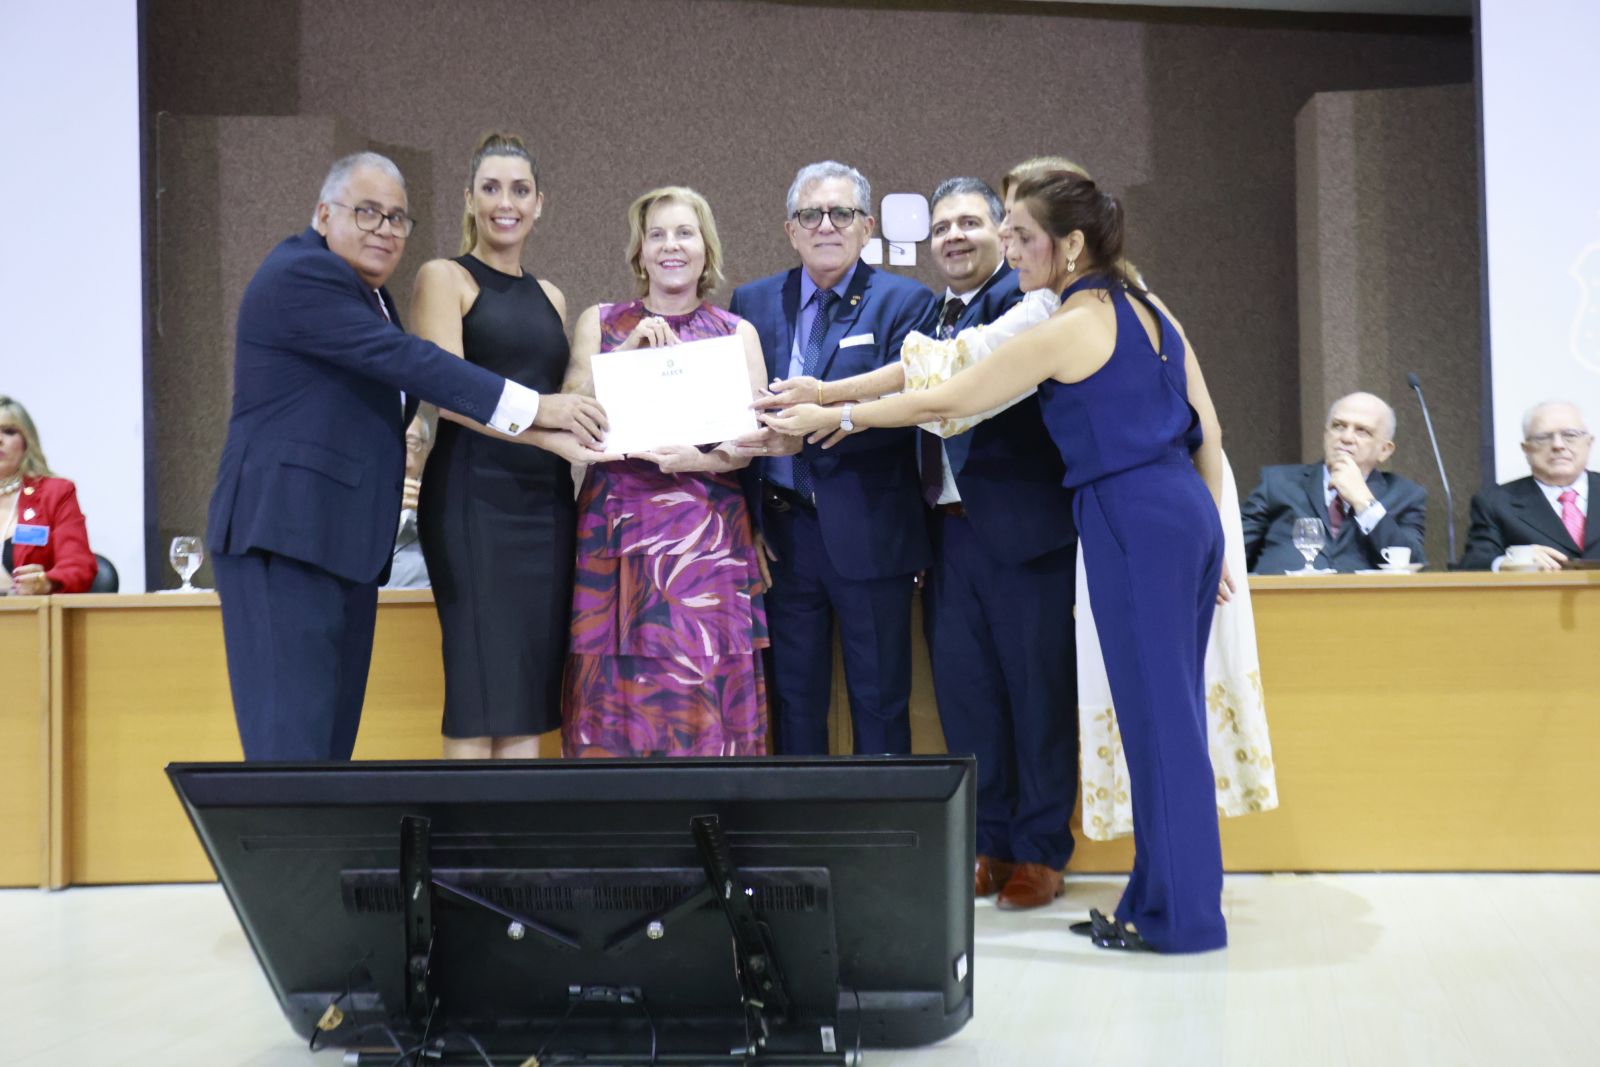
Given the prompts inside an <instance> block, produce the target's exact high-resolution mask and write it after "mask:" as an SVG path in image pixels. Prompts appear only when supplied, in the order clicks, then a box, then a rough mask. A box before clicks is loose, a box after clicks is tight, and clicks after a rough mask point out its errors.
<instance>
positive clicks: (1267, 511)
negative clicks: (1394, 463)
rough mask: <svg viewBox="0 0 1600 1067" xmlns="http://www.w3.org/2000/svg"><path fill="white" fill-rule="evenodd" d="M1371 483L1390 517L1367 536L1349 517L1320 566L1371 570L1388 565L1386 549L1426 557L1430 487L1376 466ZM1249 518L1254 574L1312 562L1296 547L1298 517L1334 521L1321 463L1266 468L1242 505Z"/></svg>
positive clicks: (1417, 559) (1418, 559)
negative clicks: (1423, 544)
mask: <svg viewBox="0 0 1600 1067" xmlns="http://www.w3.org/2000/svg"><path fill="white" fill-rule="evenodd" d="M1367 488H1368V489H1371V490H1372V495H1373V496H1375V497H1377V498H1378V499H1379V500H1380V501H1381V502H1382V503H1383V509H1384V512H1385V514H1384V516H1383V518H1382V519H1381V520H1379V522H1378V525H1376V526H1374V527H1373V528H1372V533H1371V534H1370V535H1363V534H1362V533H1361V527H1360V526H1359V525H1357V523H1356V520H1355V519H1354V518H1353V517H1350V518H1346V519H1345V521H1344V525H1343V526H1341V527H1340V529H1339V536H1338V537H1336V538H1334V539H1333V540H1332V542H1331V543H1330V544H1328V545H1327V546H1325V547H1324V548H1323V550H1322V553H1321V555H1320V556H1318V559H1317V566H1319V567H1332V568H1333V569H1334V570H1337V571H1360V570H1371V569H1372V568H1374V567H1379V566H1382V565H1383V550H1384V549H1385V548H1390V547H1395V548H1402V547H1403V548H1409V549H1411V562H1412V563H1423V562H1426V561H1425V560H1424V558H1423V553H1422V536H1423V525H1424V522H1425V520H1426V518H1427V508H1428V491H1427V490H1426V489H1424V488H1422V486H1420V485H1418V484H1417V483H1416V482H1413V481H1411V480H1409V479H1407V478H1402V477H1400V475H1398V474H1387V473H1385V472H1383V471H1380V470H1374V471H1373V472H1372V473H1371V474H1370V475H1369V476H1368V477H1367ZM1240 518H1241V519H1242V520H1243V523H1244V554H1245V561H1246V563H1247V565H1248V566H1249V568H1250V573H1251V574H1283V573H1284V572H1286V571H1297V570H1300V569H1301V568H1302V567H1304V566H1305V565H1306V561H1305V557H1304V556H1302V555H1300V550H1299V549H1297V548H1295V547H1294V520H1296V519H1307V518H1315V519H1321V520H1322V522H1323V525H1324V526H1326V525H1327V522H1328V503H1327V497H1326V496H1324V495H1323V491H1322V464H1321V463H1291V464H1287V465H1285V466H1280V467H1263V468H1261V484H1260V485H1258V486H1256V488H1255V491H1254V492H1252V493H1251V494H1250V497H1249V499H1248V500H1246V501H1245V502H1244V507H1243V508H1241V509H1240Z"/></svg>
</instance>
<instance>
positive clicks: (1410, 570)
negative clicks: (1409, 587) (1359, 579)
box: [1356, 563, 1422, 574]
mask: <svg viewBox="0 0 1600 1067" xmlns="http://www.w3.org/2000/svg"><path fill="white" fill-rule="evenodd" d="M1421 570H1422V564H1420V563H1407V564H1406V565H1405V566H1404V567H1390V566H1387V565H1385V566H1382V567H1377V568H1375V569H1373V570H1365V571H1356V573H1357V574H1416V573H1417V572H1419V571H1421Z"/></svg>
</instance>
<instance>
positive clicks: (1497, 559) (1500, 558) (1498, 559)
mask: <svg viewBox="0 0 1600 1067" xmlns="http://www.w3.org/2000/svg"><path fill="white" fill-rule="evenodd" d="M1505 561H1506V558H1505V557H1504V556H1496V557H1495V558H1494V562H1493V563H1491V564H1489V569H1490V570H1492V571H1494V572H1495V573H1496V574H1499V573H1500V564H1502V563H1504V562H1505Z"/></svg>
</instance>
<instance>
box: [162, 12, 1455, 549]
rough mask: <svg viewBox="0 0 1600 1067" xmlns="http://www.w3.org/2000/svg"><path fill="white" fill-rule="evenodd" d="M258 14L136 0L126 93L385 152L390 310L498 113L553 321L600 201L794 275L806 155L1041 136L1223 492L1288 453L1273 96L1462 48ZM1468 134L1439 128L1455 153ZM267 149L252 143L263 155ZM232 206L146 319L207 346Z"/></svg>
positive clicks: (1427, 66) (1211, 16)
mask: <svg viewBox="0 0 1600 1067" xmlns="http://www.w3.org/2000/svg"><path fill="white" fill-rule="evenodd" d="M230 6H231V5H230ZM259 6H260V7H261V8H263V9H270V10H271V12H272V14H271V16H270V20H271V21H270V22H267V23H263V24H262V25H261V28H260V32H259V33H258V34H256V35H255V36H253V37H252V38H251V41H250V43H249V47H248V48H247V49H245V52H247V53H248V54H238V55H235V56H234V57H233V58H231V59H230V58H228V56H227V53H228V52H229V51H230V50H236V49H237V47H238V38H239V33H240V30H239V28H238V27H237V26H233V25H228V24H226V21H225V20H218V19H216V18H214V17H211V16H210V15H209V14H206V13H204V11H203V10H202V9H204V8H206V7H207V5H199V4H196V3H194V2H193V0H148V4H147V11H146V18H147V22H148V23H150V24H152V25H151V26H149V27H147V41H148V43H149V47H148V62H149V64H150V67H151V77H150V86H151V93H150V101H149V103H150V107H151V109H152V111H155V112H160V111H168V112H178V113H185V114H190V115H205V114H213V113H218V112H220V113H225V114H229V115H252V114H281V113H283V112H284V110H285V109H286V108H292V111H293V114H294V115H296V116H300V117H302V118H305V119H307V120H315V119H329V120H332V119H336V120H340V121H341V122H343V123H344V126H345V128H347V129H348V130H349V131H352V133H353V136H354V137H356V138H358V139H359V140H360V142H361V143H362V144H370V145H374V146H387V148H388V149H389V150H390V151H391V152H392V153H393V154H394V155H395V156H396V158H397V161H398V162H400V164H401V166H402V167H403V168H404V169H405V170H406V173H407V177H408V180H409V182H410V186H411V191H412V206H413V208H414V210H415V211H416V213H417V214H418V215H419V216H421V217H422V219H423V220H424V221H423V226H422V227H421V228H419V230H418V232H417V234H416V235H414V236H413V237H412V239H411V241H410V247H409V250H408V251H407V254H406V258H405V260H404V262H403V264H402V267H401V270H400V272H399V274H398V276H397V278H396V281H395V283H394V288H395V290H396V293H397V295H398V296H399V297H400V299H401V303H402V306H403V307H404V306H405V305H406V303H407V300H408V296H409V285H410V279H411V277H413V276H414V274H415V271H416V268H417V267H418V266H419V265H420V264H421V263H422V262H423V261H424V260H426V259H427V258H429V257H432V256H440V255H453V254H455V252H456V245H457V240H458V233H459V231H458V221H459V217H460V212H461V189H462V187H463V186H464V184H465V181H466V175H465V173H464V171H465V167H466V161H467V156H468V153H469V151H470V149H471V147H472V145H473V143H474V142H475V141H476V139H477V137H478V136H479V135H480V134H481V133H482V132H483V131H484V130H486V129H489V128H492V127H500V128H506V129H510V130H514V131H518V132H521V133H523V134H524V135H525V136H527V137H528V138H529V139H530V142H531V143H532V144H533V146H534V147H535V150H536V152H537V154H538V155H539V157H540V163H541V168H542V171H543V186H544V189H545V191H546V193H547V196H548V199H549V203H548V206H547V210H546V213H545V217H544V219H543V221H542V222H541V225H540V227H539V229H538V231H537V232H536V235H535V239H534V241H533V242H532V244H531V246H530V251H529V255H528V265H529V266H530V267H531V268H533V269H534V270H535V271H536V272H537V273H538V274H540V275H541V276H548V277H549V278H550V279H552V280H553V281H554V282H555V283H556V284H557V285H559V286H560V287H561V288H562V289H563V290H564V291H565V292H566V294H567V298H568V304H569V307H570V308H571V310H572V313H573V315H576V313H577V312H578V311H579V310H581V309H582V308H583V307H585V306H587V305H588V304H591V303H594V302H597V301H600V300H610V299H618V298H621V297H624V296H627V295H629V292H630V290H629V278H628V274H627V271H626V269H625V267H624V265H623V262H622V250H623V245H624V242H625V240H626V236H627V232H626V226H625V222H624V219H623V212H624V209H625V208H626V206H627V204H628V202H629V201H630V200H631V199H632V198H633V197H635V196H637V195H638V194H639V193H641V192H643V191H645V190H646V189H648V188H650V187H652V186H655V185H658V184H663V183H682V184H688V185H692V186H694V187H696V188H698V189H699V190H700V191H702V192H703V193H705V194H706V195H707V197H708V198H709V199H710V201H711V203H712V206H713V208H714V209H715V211H716V213H717V221H718V224H719V227H720V228H721V231H722V237H723V243H724V246H725V250H726V253H727V262H728V273H729V276H730V279H731V280H732V281H733V282H734V283H737V282H740V281H744V280H748V279H750V278H754V277H758V276H760V275H763V274H766V273H770V272H772V271H775V270H779V269H783V268H786V267H789V266H791V265H793V263H794V256H793V253H792V251H791V250H790V249H789V246H788V242H787V240H786V238H785V237H784V234H783V231H782V219H783V197H784V192H785V190H786V188H787V186H788V183H789V181H790V179H791V178H792V177H793V174H794V171H795V169H796V168H797V167H799V166H800V165H802V164H804V163H807V162H811V161H814V160H818V159H826V158H837V159H841V160H844V161H846V162H849V163H852V164H854V165H856V166H858V167H860V168H861V169H862V170H863V171H865V173H866V174H867V176H868V177H869V178H870V179H871V180H872V182H873V188H874V193H875V194H876V195H879V196H881V195H882V194H883V193H888V192H897V191H917V192H922V193H928V192H931V191H932V189H933V186H934V185H935V184H936V183H937V182H938V181H939V180H941V179H942V178H945V177H949V176H951V175H955V174H976V175H979V176H982V177H985V178H988V179H990V180H997V179H998V176H999V175H1000V174H1001V173H1002V172H1003V171H1004V170H1005V168H1006V167H1008V166H1009V165H1010V164H1012V163H1014V162H1016V161H1018V160H1020V159H1022V158H1024V157H1027V156H1031V155H1036V154H1040V153H1046V152H1063V153H1066V154H1068V155H1070V156H1072V157H1074V158H1076V159H1078V160H1079V161H1080V162H1082V163H1083V164H1084V165H1086V166H1087V167H1089V168H1090V169H1091V170H1092V171H1093V172H1094V173H1095V175H1096V176H1097V177H1098V178H1099V179H1100V180H1101V181H1102V182H1103V184H1104V185H1105V186H1106V187H1108V188H1109V189H1111V190H1113V191H1114V192H1116V193H1118V194H1119V195H1120V196H1122V198H1123V200H1124V202H1125V204H1126V205H1127V208H1128V212H1129V222H1128V251H1129V253H1130V254H1131V255H1132V256H1133V258H1134V259H1135V260H1136V261H1137V262H1138V263H1139V264H1140V265H1141V266H1142V267H1143V268H1144V269H1145V271H1146V273H1147V276H1148V278H1149V280H1150V281H1151V283H1152V284H1153V285H1154V287H1155V288H1156V290H1157V291H1158V292H1159V293H1160V294H1161V295H1162V296H1163V297H1165V298H1166V300H1167V301H1168V303H1169V304H1170V305H1171V306H1172V308H1173V309H1174V311H1175V312H1176V314H1177V315H1178V316H1179V317H1180V318H1181V320H1182V321H1183V323H1184V325H1185V327H1186V329H1187V332H1188V335H1189V337H1190V339H1191V340H1192V341H1193V342H1194V344H1195V346H1196V349H1197V350H1198V351H1199V352H1200V354H1201V357H1202V359H1203V360H1204V361H1205V364H1206V368H1207V375H1208V380H1209V381H1210V383H1211V385H1212V389H1213V392H1214V393H1215V394H1216V398H1217V402H1218V406H1219V409H1220V412H1221V415H1222V418H1223V422H1224V425H1225V428H1226V432H1227V447H1228V451H1229V454H1230V456H1231V457H1232V459H1233V462H1234V465H1235V467H1236V469H1237V470H1238V471H1239V472H1240V474H1239V479H1240V481H1241V482H1242V483H1249V482H1250V481H1251V476H1252V472H1253V471H1254V470H1255V469H1256V468H1257V467H1258V466H1259V465H1261V464H1262V463H1266V462H1276V461H1282V460H1284V459H1288V458H1294V457H1295V456H1296V455H1297V453H1298V450H1299V437H1300V433H1299V431H1300V379H1299V375H1300V369H1299V360H1298V357H1297V350H1298V340H1299V335H1300V330H1299V322H1298V315H1297V310H1296V307H1297V299H1296V297H1297V287H1296V248H1295V240H1296V214H1295V174H1296V156H1295V116H1296V114H1297V113H1298V112H1299V111H1300V109H1301V108H1302V107H1303V106H1304V105H1305V104H1306V102H1307V101H1308V100H1309V99H1310V98H1311V97H1312V95H1313V94H1315V93H1318V92H1323V91H1332V90H1349V89H1363V88H1376V87H1393V86H1416V85H1432V84H1440V83H1446V82H1455V81H1465V80H1468V79H1470V78H1471V76H1472V51H1471V39H1470V36H1469V35H1468V34H1467V33H1466V32H1465V29H1464V26H1463V25H1462V24H1460V23H1454V22H1441V23H1436V24H1427V25H1424V24H1420V23H1418V22H1416V21H1405V22H1386V21H1382V20H1379V21H1374V20H1371V19H1367V20H1363V21H1349V20H1339V19H1329V18H1318V19H1297V18H1290V17H1283V16H1251V15H1244V14H1239V13H1234V14H1231V15H1226V16H1224V15H1217V14H1215V13H1205V12H1173V11H1163V10H1149V9H1145V10H1139V9H1107V8H1085V7H1080V6H1078V5H1049V4H1032V3H1030V4H999V5H984V4H971V3H953V2H949V3H927V4H917V3H903V2H902V3H874V4H862V5H853V4H842V3H776V2H774V3H766V2H756V0H544V2H527V0H465V2H458V3H450V4H440V3H435V2H432V0H321V2H319V3H316V4H283V5H259ZM991 8H992V10H991ZM250 17H251V18H257V17H259V18H263V19H265V18H268V17H269V16H267V15H264V14H257V15H252V16H250ZM241 129H243V127H241ZM1472 141H1473V139H1472V137H1471V136H1470V135H1465V136H1464V137H1463V138H1462V141H1461V143H1460V144H1457V145H1455V146H1454V149H1453V150H1454V151H1455V152H1456V153H1457V154H1458V155H1459V156H1460V158H1461V159H1462V160H1463V161H1465V160H1468V159H1470V153H1471V151H1472ZM323 143H326V142H318V143H309V142H301V143H300V144H299V145H297V146H296V149H297V150H296V152H295V153H290V154H289V157H290V158H293V159H296V160H298V159H300V158H301V155H300V154H301V153H303V154H304V155H305V156H306V157H307V158H306V159H305V161H304V165H303V167H300V164H298V163H297V164H296V167H297V168H300V169H293V170H292V171H291V169H290V168H289V167H288V166H287V159H284V160H281V161H276V162H283V163H284V164H285V165H284V166H276V165H275V158H263V159H261V160H260V165H261V166H263V167H264V168H265V170H264V171H263V175H264V177H263V180H267V181H279V180H281V181H286V182H287V181H296V182H298V183H300V184H299V188H298V189H297V190H296V191H297V192H298V193H299V195H298V197H296V196H292V195H290V190H287V189H285V190H283V195H282V196H281V197H277V196H274V197H261V198H258V199H257V200H256V202H255V203H254V204H253V206H252V209H251V211H250V212H249V218H248V220H247V224H248V225H249V226H252V227H254V226H256V225H258V224H270V226H268V228H269V229H271V231H272V233H273V234H274V235H276V236H280V237H281V236H285V235H287V234H289V233H291V232H293V230H295V229H296V228H297V227H299V226H301V225H303V224H304V217H305V214H306V212H307V211H308V210H309V201H311V200H313V199H314V198H315V193H316V186H317V182H318V178H319V177H320V175H313V174H312V173H311V172H312V171H315V170H317V169H318V168H317V167H315V166H313V165H312V163H313V162H320V163H323V164H325V163H326V162H327V161H328V160H327V159H322V160H316V159H314V158H313V157H315V156H316V153H317V150H318V149H319V148H320V145H321V144H323ZM1447 147H1448V146H1447ZM239 151H243V149H242V148H240V149H239ZM278 154H279V153H278V152H277V150H276V149H274V148H272V147H271V146H270V145H264V146H263V152H262V156H263V157H276V156H277V155H278ZM244 158H246V157H245V156H243V155H240V156H238V159H240V160H243V159H244ZM219 163H220V161H219ZM1464 165H1465V164H1464ZM302 169H303V171H304V173H301V170H302ZM241 173H242V172H241ZM291 174H294V175H298V177H291ZM173 184H174V183H168V191H169V194H170V193H171V190H172V186H173ZM1469 220H1470V216H1466V217H1464V218H1463V225H1464V226H1469V225H1470V221H1469ZM245 224H246V222H242V221H241V220H239V219H238V218H237V216H236V215H234V214H228V215H225V216H222V215H219V216H216V217H215V225H216V226H217V229H216V231H215V232H214V233H212V234H210V235H209V236H208V235H206V234H204V233H203V232H202V231H201V230H199V229H195V230H192V231H191V232H190V234H189V239H190V240H192V241H193V242H195V244H194V262H193V264H192V269H193V270H194V271H196V272H206V271H209V272H210V276H211V280H210V281H205V282H197V283H196V284H197V285H198V286H199V289H200V290H201V291H205V290H206V289H207V287H208V286H209V287H213V288H214V287H218V286H220V288H218V289H217V291H216V292H215V293H213V294H212V295H210V296H208V297H207V298H206V299H205V300H204V301H203V302H202V306H197V307H195V308H192V309H190V308H183V309H181V310H180V308H179V306H180V305H184V304H185V302H186V301H187V300H188V290H187V289H185V288H180V287H175V286H174V284H173V283H172V278H171V270H170V269H168V270H166V271H164V274H163V281H162V283H161V286H160V291H159V293H158V296H157V299H159V300H160V302H161V304H162V307H163V314H164V315H165V316H171V315H180V316H182V315H189V314H193V315H196V316H209V318H208V319H207V322H208V323H209V325H208V327H207V328H208V329H209V330H210V333H209V334H208V336H210V337H213V338H218V337H223V336H225V333H226V323H225V322H224V317H225V316H226V315H231V311H229V312H219V311H218V310H217V308H218V306H219V305H232V306H236V305H237V301H238V295H239V292H240V291H242V284H243V283H242V281H239V280H238V279H239V278H241V277H245V278H247V277H248V273H249V271H250V270H251V269H253V268H254V266H255V263H256V262H258V261H259V256H257V257H256V258H255V259H254V260H252V259H249V258H247V257H245V256H244V253H245V244H248V243H249V242H244V243H241V242H240V241H239V240H236V239H234V238H232V237H230V236H229V235H228V234H227V233H226V232H225V231H226V230H227V228H228V227H231V226H236V225H245ZM197 225H198V223H197ZM252 232H254V231H252ZM202 245H209V248H203V247H200V246H202ZM219 255H228V256H239V257H241V258H239V259H238V260H237V261H234V260H230V261H229V262H228V263H226V264H222V263H219V262H217V257H218V256H219ZM918 255H919V263H918V266H917V267H916V268H913V269H909V270H908V273H911V274H913V275H914V276H916V277H919V278H921V279H923V280H924V281H927V282H929V283H930V284H932V283H934V282H935V281H936V278H935V275H934V273H933V271H932V270H931V264H930V262H929V252H928V249H927V246H926V245H925V244H924V245H922V246H920V247H919V249H918ZM722 296H723V297H724V298H725V297H726V293H724V294H722ZM162 351H163V353H164V352H165V351H167V350H166V349H165V348H164V349H163V350H162ZM167 365H168V364H167V360H166V359H165V358H164V357H163V358H162V359H161V361H160V362H158V364H157V366H156V367H155V368H153V369H154V377H155V378H156V383H157V384H156V389H157V405H156V410H157V418H158V421H161V422H165V421H166V420H168V419H172V418H177V419H180V420H188V422H189V423H190V424H191V426H192V430H191V431H190V432H192V433H194V434H196V435H198V436H205V435H207V434H209V435H212V436H215V437H216V442H215V443H214V444H213V445H212V452H211V454H212V455H214V454H215V448H216V447H220V436H219V432H220V425H221V419H222V418H223V417H224V416H223V413H222V412H223V408H224V407H225V400H224V399H214V400H213V403H214V404H215V406H216V407H215V410H214V412H212V413H210V414H208V415H206V416H205V417H203V418H202V417H200V416H198V415H197V414H196V413H194V412H190V411H183V410H178V411H174V410H173V409H172V408H171V407H170V406H169V405H168V404H167V402H166V401H165V400H163V397H167V396H180V397H183V400H184V403H192V402H194V401H193V400H192V399H191V398H188V397H187V396H185V395H184V394H183V393H182V392H181V391H180V390H175V389H174V388H173V387H171V386H170V385H168V384H165V383H163V381H162V379H163V378H164V377H165V376H166V375H167V373H168V371H167V369H166V367H167ZM177 365H178V364H176V363H173V364H172V366H174V367H176V366H177ZM225 392H226V387H225V385H223V386H221V388H219V389H216V390H214V393H215V395H216V396H218V397H220V396H221V395H222V394H225ZM202 423H204V425H201V424H202ZM200 466H203V465H196V466H195V469H194V470H193V471H191V473H190V474H188V475H186V476H185V477H184V478H182V479H177V478H176V477H174V479H170V480H169V479H165V478H164V479H163V482H162V487H161V491H160V494H159V496H160V501H161V507H162V512H163V520H162V521H163V525H164V526H165V525H170V524H169V523H168V522H167V519H166V513H167V511H168V509H169V508H171V509H173V512H174V514H183V515H191V514H197V513H198V512H197V508H203V503H204V497H205V495H206V493H207V492H208V491H209V485H210V482H209V479H210V472H208V471H203V470H201V469H200ZM180 483H181V484H180Z"/></svg>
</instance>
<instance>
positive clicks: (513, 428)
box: [511, 422, 522, 433]
mask: <svg viewBox="0 0 1600 1067" xmlns="http://www.w3.org/2000/svg"><path fill="white" fill-rule="evenodd" d="M511 432H512V433H521V432H522V427H521V426H518V425H517V424H516V423H514V422H513V423H512V424H511Z"/></svg>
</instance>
